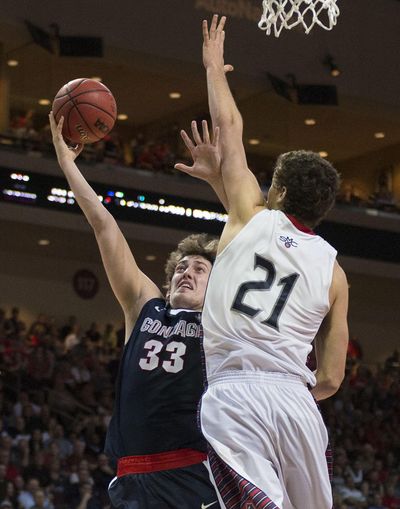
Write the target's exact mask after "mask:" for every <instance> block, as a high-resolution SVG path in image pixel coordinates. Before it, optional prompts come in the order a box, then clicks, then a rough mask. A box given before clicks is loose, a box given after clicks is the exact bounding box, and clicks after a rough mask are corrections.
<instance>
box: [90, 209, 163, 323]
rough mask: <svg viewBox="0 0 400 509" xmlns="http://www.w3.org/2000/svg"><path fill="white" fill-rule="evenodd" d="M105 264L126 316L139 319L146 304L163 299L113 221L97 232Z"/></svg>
mask: <svg viewBox="0 0 400 509" xmlns="http://www.w3.org/2000/svg"><path fill="white" fill-rule="evenodd" d="M96 240H97V243H98V245H99V249H100V254H101V258H102V260H103V265H104V268H105V271H106V273H107V277H108V280H109V282H110V285H111V288H112V290H113V292H114V294H115V296H116V298H117V300H118V302H119V303H120V305H121V307H122V309H123V310H124V313H125V316H127V315H129V316H133V319H135V318H136V316H137V314H138V313H139V311H140V309H141V308H142V307H143V304H144V303H145V302H147V301H148V300H150V299H151V298H154V297H159V296H161V292H160V290H159V289H158V288H157V286H156V285H155V284H154V283H153V282H152V281H151V280H150V279H149V278H148V277H147V276H146V275H145V274H144V273H143V272H142V271H141V270H140V269H139V267H138V266H137V264H136V261H135V259H134V257H133V254H132V252H131V250H130V248H129V245H128V243H127V241H126V239H125V237H124V236H123V234H122V232H121V230H120V229H119V227H118V225H117V223H116V221H115V220H114V218H112V217H111V216H110V218H109V221H108V222H107V224H106V225H105V227H104V228H102V229H101V230H100V231H98V232H96Z"/></svg>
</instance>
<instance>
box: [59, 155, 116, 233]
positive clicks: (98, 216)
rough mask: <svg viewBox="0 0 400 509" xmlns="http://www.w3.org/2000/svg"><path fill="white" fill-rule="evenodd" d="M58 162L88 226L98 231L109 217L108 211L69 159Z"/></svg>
mask: <svg viewBox="0 0 400 509" xmlns="http://www.w3.org/2000/svg"><path fill="white" fill-rule="evenodd" d="M58 162H59V164H60V167H61V169H62V171H63V172H64V175H65V177H66V179H67V181H68V184H69V186H70V188H71V191H72V192H73V193H74V197H75V199H76V201H77V203H78V205H79V207H80V208H81V210H82V212H83V213H84V214H85V216H86V219H87V220H88V222H89V224H90V225H91V227H92V228H93V229H94V230H96V231H98V230H100V229H101V228H102V227H103V226H104V224H105V222H106V220H107V219H108V218H109V216H110V214H109V212H108V210H107V209H106V208H105V207H104V206H103V205H102V204H101V203H100V200H99V198H98V196H97V194H96V193H95V191H94V190H93V189H92V187H91V186H90V184H89V183H88V182H87V181H86V179H85V178H84V176H83V175H82V173H81V172H80V170H79V168H78V167H77V165H76V164H75V162H73V161H71V160H70V159H69V160H62V159H61V160H59V161H58Z"/></svg>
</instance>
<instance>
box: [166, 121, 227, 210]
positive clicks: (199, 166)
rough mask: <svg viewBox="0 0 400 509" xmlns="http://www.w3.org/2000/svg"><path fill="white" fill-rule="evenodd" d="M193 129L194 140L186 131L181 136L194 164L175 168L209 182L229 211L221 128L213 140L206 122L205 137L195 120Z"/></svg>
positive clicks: (177, 165)
mask: <svg viewBox="0 0 400 509" xmlns="http://www.w3.org/2000/svg"><path fill="white" fill-rule="evenodd" d="M191 127H192V135H193V140H192V139H191V138H190V136H189V135H188V134H187V132H186V131H184V130H182V131H181V136H182V139H183V142H184V143H185V145H186V147H187V149H188V150H189V152H190V155H191V156H192V159H193V164H192V166H188V165H186V164H183V163H177V164H175V168H176V169H177V170H179V171H182V172H184V173H187V174H188V175H191V176H192V177H196V178H198V179H200V180H205V181H206V182H208V183H209V184H210V186H211V187H212V188H213V189H214V192H215V194H216V195H217V196H218V198H219V200H220V202H221V203H222V205H223V206H224V208H225V210H226V211H228V207H229V203H228V198H227V196H226V193H225V189H224V184H223V182H222V175H221V154H220V149H219V127H216V128H215V129H214V132H213V136H212V140H211V137H210V133H209V130H208V123H207V121H206V120H203V121H202V130H203V136H201V135H200V133H199V130H198V128H197V122H196V121H195V120H193V121H192V124H191Z"/></svg>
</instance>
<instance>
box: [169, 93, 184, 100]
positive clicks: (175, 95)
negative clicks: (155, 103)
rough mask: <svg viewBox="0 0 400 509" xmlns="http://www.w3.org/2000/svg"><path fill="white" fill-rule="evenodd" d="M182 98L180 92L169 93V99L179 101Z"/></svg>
mask: <svg viewBox="0 0 400 509" xmlns="http://www.w3.org/2000/svg"><path fill="white" fill-rule="evenodd" d="M181 97H182V94H181V93H180V92H170V94H169V98H170V99H180V98H181Z"/></svg>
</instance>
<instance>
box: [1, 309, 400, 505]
mask: <svg viewBox="0 0 400 509" xmlns="http://www.w3.org/2000/svg"><path fill="white" fill-rule="evenodd" d="M85 329H86V328H82V327H81V326H80V324H79V322H78V320H77V319H76V317H73V316H72V317H69V318H68V319H67V320H66V322H65V323H61V324H57V323H55V321H54V320H53V319H51V318H49V317H48V316H46V315H44V314H42V315H39V316H38V317H37V319H36V320H35V321H34V322H33V323H32V324H29V325H28V324H25V323H24V322H23V321H22V320H21V318H20V314H19V310H18V308H12V309H11V310H9V312H5V311H4V310H2V309H0V371H1V377H0V407H1V420H0V508H8V509H32V508H33V509H106V508H110V505H109V501H108V498H107V486H108V483H109V482H110V481H111V479H112V478H113V476H114V465H110V463H109V461H108V459H107V457H106V456H105V455H104V454H103V445H104V439H105V432H106V429H107V425H108V423H109V421H110V417H111V413H112V406H113V390H114V389H113V388H114V381H115V379H116V374H117V370H118V364H119V358H120V354H121V349H122V346H123V341H124V329H123V327H121V328H120V329H118V330H115V328H114V327H113V326H112V325H111V324H109V325H107V326H106V327H105V328H104V330H99V328H98V327H97V325H96V324H95V323H93V324H91V326H90V327H88V328H87V330H85ZM346 371H347V374H346V378H345V381H344V382H343V385H342V387H341V389H340V390H339V392H338V393H337V394H336V395H335V396H334V397H332V398H331V399H329V400H327V401H324V402H322V405H321V407H322V412H323V415H324V418H325V421H326V424H327V426H328V429H329V433H330V437H331V441H332V446H333V450H334V472H333V479H332V486H333V492H334V497H335V508H336V509H400V434H399V429H400V383H399V374H400V359H399V353H398V352H397V351H395V352H394V353H393V354H392V355H391V356H390V357H389V358H388V359H387V360H386V362H385V363H384V365H383V366H381V367H380V368H377V369H375V370H371V369H368V368H367V367H366V366H365V365H364V364H363V362H362V349H361V346H360V344H359V342H358V341H357V340H356V339H354V338H353V339H352V340H351V341H350V345H349V352H348V363H347V370H346Z"/></svg>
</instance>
